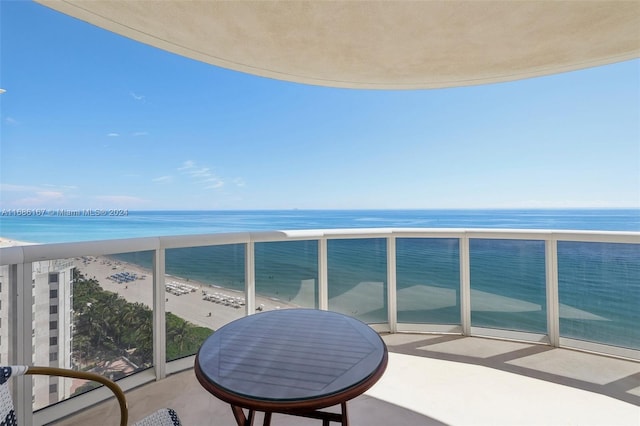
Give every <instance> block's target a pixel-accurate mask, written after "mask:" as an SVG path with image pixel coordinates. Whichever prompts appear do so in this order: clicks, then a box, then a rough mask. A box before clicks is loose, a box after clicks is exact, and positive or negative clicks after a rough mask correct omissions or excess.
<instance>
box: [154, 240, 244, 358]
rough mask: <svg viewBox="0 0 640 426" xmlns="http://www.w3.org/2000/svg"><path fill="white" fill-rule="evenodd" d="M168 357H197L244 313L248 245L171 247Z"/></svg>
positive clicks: (167, 286) (167, 283)
mask: <svg viewBox="0 0 640 426" xmlns="http://www.w3.org/2000/svg"><path fill="white" fill-rule="evenodd" d="M165 264H166V277H165V289H166V300H165V309H166V316H167V323H166V327H167V330H166V333H167V361H172V360H175V359H178V358H182V357H185V356H189V355H193V354H195V353H196V352H197V350H198V348H199V347H200V345H201V344H202V342H204V340H205V339H206V338H207V337H208V336H209V335H211V333H212V332H213V330H216V329H218V328H220V327H222V326H223V325H224V324H226V323H228V322H231V321H233V320H235V319H238V318H240V317H242V316H243V315H244V312H245V304H246V303H245V302H246V301H245V295H244V288H245V285H244V281H245V278H244V276H245V266H244V265H245V245H244V244H225V245H217V246H206V247H186V248H176V249H167V250H166V252H165Z"/></svg>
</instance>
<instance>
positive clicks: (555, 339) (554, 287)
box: [544, 237, 560, 347]
mask: <svg viewBox="0 0 640 426" xmlns="http://www.w3.org/2000/svg"><path fill="white" fill-rule="evenodd" d="M544 248H545V253H544V256H545V272H546V290H547V334H548V336H549V344H550V345H551V346H555V347H559V346H560V305H559V301H558V240H557V239H556V238H553V237H551V239H549V240H546V241H545V246H544Z"/></svg>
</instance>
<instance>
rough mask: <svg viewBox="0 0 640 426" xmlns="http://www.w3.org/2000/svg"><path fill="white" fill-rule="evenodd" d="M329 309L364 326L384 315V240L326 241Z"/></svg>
mask: <svg viewBox="0 0 640 426" xmlns="http://www.w3.org/2000/svg"><path fill="white" fill-rule="evenodd" d="M327 263H328V286H329V289H328V293H329V310H331V311H335V312H340V313H343V314H346V315H350V316H353V317H355V318H358V319H360V320H361V321H364V322H367V323H384V322H387V321H388V315H387V241H386V239H384V238H364V239H344V240H338V239H336V240H329V241H327Z"/></svg>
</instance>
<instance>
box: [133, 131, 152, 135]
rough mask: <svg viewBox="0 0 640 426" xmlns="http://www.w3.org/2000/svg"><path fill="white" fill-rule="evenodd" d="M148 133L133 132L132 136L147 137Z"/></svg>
mask: <svg viewBox="0 0 640 426" xmlns="http://www.w3.org/2000/svg"><path fill="white" fill-rule="evenodd" d="M148 134H149V132H133V136H147V135H148Z"/></svg>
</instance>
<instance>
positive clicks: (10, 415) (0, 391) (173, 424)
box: [0, 365, 180, 426]
mask: <svg viewBox="0 0 640 426" xmlns="http://www.w3.org/2000/svg"><path fill="white" fill-rule="evenodd" d="M23 374H32V375H36V374H37V375H47V376H60V377H70V378H74V379H85V380H92V381H95V382H98V383H102V384H103V385H105V386H106V387H108V388H109V389H110V390H111V391H112V392H113V394H114V395H115V397H116V399H117V400H118V404H119V405H120V426H127V421H128V418H129V411H128V409H127V400H126V398H125V396H124V393H123V392H122V389H120V386H118V385H117V384H116V383H115V382H113V381H111V380H109V379H107V378H106V377H103V376H101V375H99V374H96V373H88V372H85V371H75V370H67V369H64V368H53V367H28V366H26V365H17V366H16V365H14V366H10V367H0V424H2V425H7V426H17V424H18V419H17V418H16V415H15V411H14V408H13V400H12V399H11V392H10V391H9V383H8V379H9V378H10V377H12V376H13V377H15V376H21V375H23ZM134 426H180V419H179V418H178V415H177V414H176V412H175V411H174V410H172V409H170V408H162V409H160V410H158V411H156V412H155V413H153V414H151V415H149V416H147V417H145V418H144V419H142V420H140V421H138V422H136V423H134Z"/></svg>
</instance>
